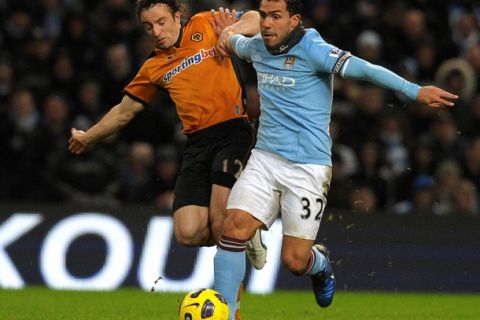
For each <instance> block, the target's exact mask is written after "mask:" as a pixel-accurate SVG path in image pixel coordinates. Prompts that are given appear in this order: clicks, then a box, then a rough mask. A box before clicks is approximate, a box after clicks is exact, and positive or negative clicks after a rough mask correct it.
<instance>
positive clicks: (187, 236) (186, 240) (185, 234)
mask: <svg viewBox="0 0 480 320" xmlns="http://www.w3.org/2000/svg"><path fill="white" fill-rule="evenodd" d="M204 233H205V230H201V229H200V228H199V227H198V226H192V225H189V226H187V225H184V226H178V227H177V228H175V239H176V240H177V242H178V243H179V244H180V245H182V246H186V247H199V246H202V245H204V244H205V243H206V242H207V241H208V237H206V236H204Z"/></svg>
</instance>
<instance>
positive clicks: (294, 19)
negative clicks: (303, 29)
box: [290, 13, 302, 29]
mask: <svg viewBox="0 0 480 320" xmlns="http://www.w3.org/2000/svg"><path fill="white" fill-rule="evenodd" d="M300 23H302V16H301V15H300V14H298V13H297V14H294V15H293V16H291V17H290V27H292V29H295V28H296V27H298V26H299V25H300Z"/></svg>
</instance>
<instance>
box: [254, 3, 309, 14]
mask: <svg viewBox="0 0 480 320" xmlns="http://www.w3.org/2000/svg"><path fill="white" fill-rule="evenodd" d="M262 1H273V2H280V1H284V2H285V3H286V4H287V11H288V13H290V16H293V15H294V14H301V13H302V8H303V1H302V0H260V1H258V5H259V6H260V4H261V3H262Z"/></svg>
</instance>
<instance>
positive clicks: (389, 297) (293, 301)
mask: <svg viewBox="0 0 480 320" xmlns="http://www.w3.org/2000/svg"><path fill="white" fill-rule="evenodd" d="M182 298H183V294H174V293H150V292H143V291H140V290H138V289H121V290H116V291H113V292H79V291H53V290H48V289H45V288H28V289H24V290H19V291H15V290H0V319H5V320H27V319H28V320H31V319H35V320H37V319H39V320H41V319H45V320H46V319H48V320H57V319H58V320H60V319H61V320H65V319H69V320H75V319H79V320H90V319H106V320H109V319H112V320H113V319H115V320H124V319H125V320H126V319H142V320H149V319H152V320H176V319H178V313H177V312H178V305H179V304H180V300H181V299H182ZM479 298H480V295H475V294H470V295H469V294H431V293H391V292H349V291H339V292H337V294H336V296H335V299H334V302H333V304H332V306H331V307H329V308H326V309H322V308H320V307H318V306H317V305H316V304H315V300H314V298H313V294H312V293H311V292H308V291H279V292H275V293H274V294H269V295H251V294H245V295H244V296H243V297H242V320H270V319H271V320H282V319H288V320H290V319H294V320H314V319H315V320H317V319H339V320H343V319H345V320H347V319H348V320H350V319H356V320H363V319H365V320H373V319H399V320H400V319H401V320H404V319H419V320H420V319H421V320H429V319H432V320H433V319H435V320H437V319H455V320H457V319H480V317H479V315H480V306H479V304H478V301H479Z"/></svg>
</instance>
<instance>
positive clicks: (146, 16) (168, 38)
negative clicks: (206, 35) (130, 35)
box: [140, 3, 181, 50]
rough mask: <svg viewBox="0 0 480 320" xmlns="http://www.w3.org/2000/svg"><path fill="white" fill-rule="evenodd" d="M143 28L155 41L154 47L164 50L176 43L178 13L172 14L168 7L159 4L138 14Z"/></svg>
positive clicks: (178, 25) (178, 24)
mask: <svg viewBox="0 0 480 320" xmlns="http://www.w3.org/2000/svg"><path fill="white" fill-rule="evenodd" d="M140 22H141V23H142V24H143V28H144V29H145V31H146V32H147V34H149V35H150V36H151V37H153V38H154V39H155V46H156V47H157V48H159V49H162V50H165V49H168V48H171V47H173V46H174V45H175V42H177V39H178V35H179V34H180V28H181V26H180V13H179V12H176V13H175V14H172V11H171V10H170V7H169V6H168V5H166V4H164V3H159V4H156V5H154V6H153V7H151V8H149V9H146V10H143V11H142V12H141V13H140Z"/></svg>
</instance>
